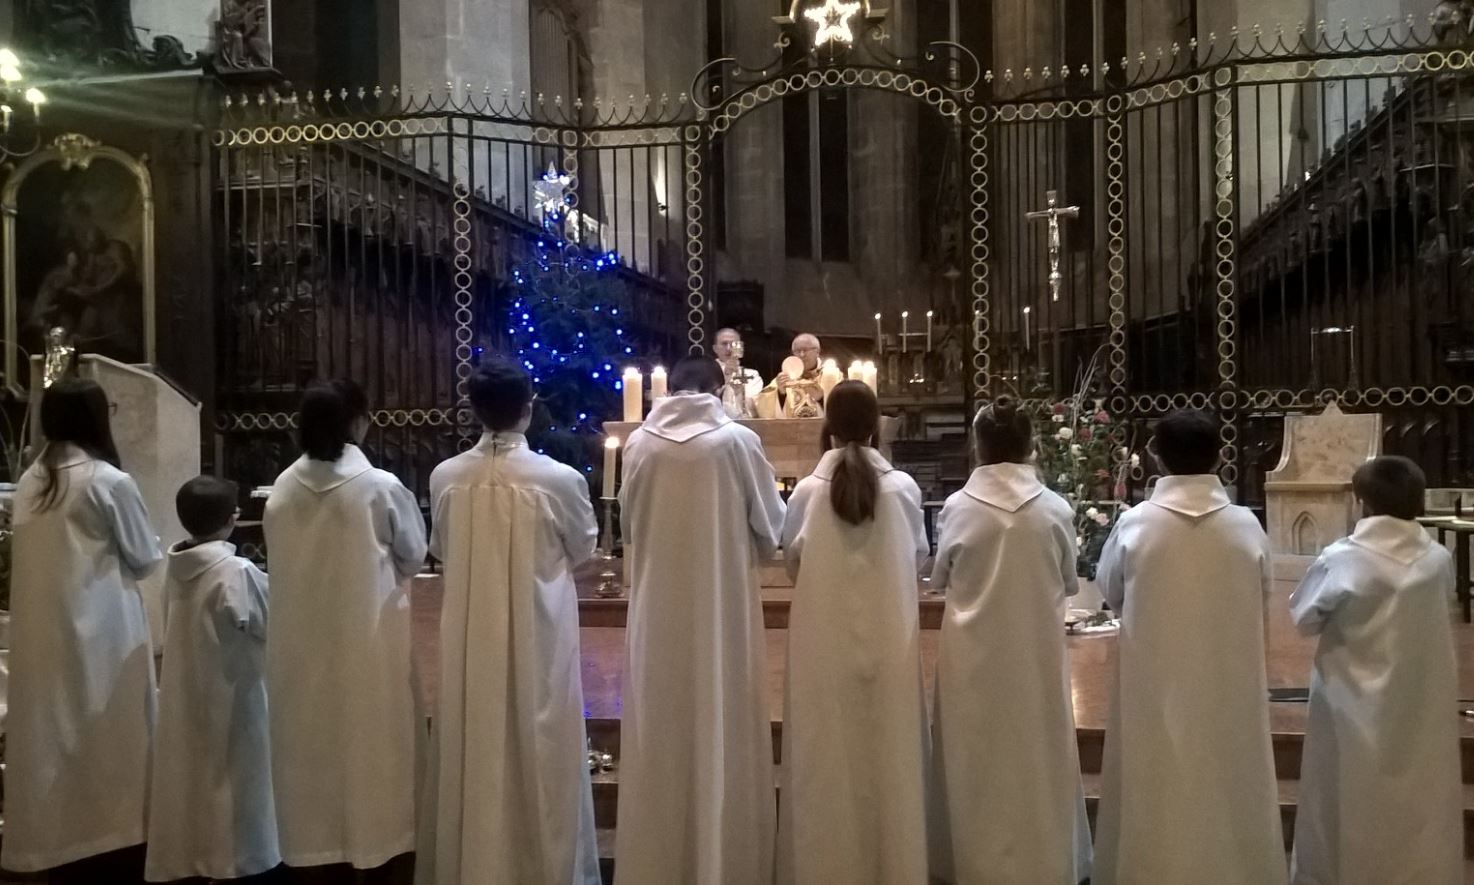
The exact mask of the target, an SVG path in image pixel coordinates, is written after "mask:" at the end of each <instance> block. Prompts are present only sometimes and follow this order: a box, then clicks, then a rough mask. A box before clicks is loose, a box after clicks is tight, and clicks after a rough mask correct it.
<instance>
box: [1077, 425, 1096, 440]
mask: <svg viewBox="0 0 1474 885" xmlns="http://www.w3.org/2000/svg"><path fill="white" fill-rule="evenodd" d="M1078 436H1079V438H1080V439H1081V440H1082V441H1083V440H1089V439H1090V438H1091V437H1092V436H1094V434H1092V433H1091V432H1090V428H1089V427H1082V428H1080V433H1079V434H1078Z"/></svg>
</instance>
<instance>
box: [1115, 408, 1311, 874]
mask: <svg viewBox="0 0 1474 885" xmlns="http://www.w3.org/2000/svg"><path fill="white" fill-rule="evenodd" d="M1220 445H1221V443H1220V441H1219V424H1218V421H1217V420H1216V419H1214V418H1213V417H1212V416H1210V415H1208V414H1206V413H1204V412H1200V411H1196V410H1185V411H1180V412H1175V413H1173V414H1171V415H1168V416H1167V417H1166V418H1163V419H1162V420H1161V421H1159V422H1158V423H1157V427H1156V435H1155V440H1154V446H1155V450H1156V454H1157V458H1158V460H1159V461H1160V462H1161V463H1162V466H1163V467H1164V468H1165V470H1166V472H1167V473H1169V474H1171V475H1169V476H1164V477H1162V478H1161V479H1160V480H1158V481H1157V485H1156V488H1155V489H1154V490H1153V492H1152V496H1151V498H1150V500H1148V501H1147V502H1146V503H1144V504H1142V505H1141V506H1139V507H1136V508H1134V509H1132V510H1128V511H1127V512H1126V513H1125V514H1124V515H1123V516H1122V517H1121V519H1120V521H1119V522H1117V523H1116V528H1115V531H1114V532H1112V533H1111V537H1110V539H1109V540H1108V541H1106V545H1105V549H1104V550H1103V551H1102V553H1101V560H1100V567H1099V569H1098V570H1097V580H1098V581H1099V582H1100V585H1101V590H1102V593H1103V594H1104V596H1105V598H1106V601H1107V602H1109V603H1110V605H1111V608H1112V609H1114V610H1115V611H1117V612H1119V613H1120V614H1121V633H1120V638H1119V640H1118V642H1117V648H1116V666H1115V668H1114V676H1115V681H1116V698H1115V704H1114V706H1113V709H1112V714H1111V722H1110V725H1109V727H1108V729H1107V731H1106V743H1105V760H1104V765H1103V772H1102V774H1103V777H1102V784H1101V798H1100V815H1099V821H1098V825H1097V827H1096V838H1095V871H1094V875H1093V877H1092V880H1091V881H1092V882H1093V883H1094V885H1148V883H1150V885H1178V883H1189V882H1211V883H1214V885H1284V883H1285V882H1286V880H1287V874H1288V870H1287V868H1286V864H1285V847H1284V841H1283V836H1282V833H1281V829H1280V811H1279V797H1278V792H1277V790H1276V784H1275V770H1274V753H1273V748H1272V745H1271V742H1270V731H1269V696H1268V694H1269V693H1268V688H1267V681H1268V680H1267V678H1266V674H1265V662H1264V654H1265V650H1264V634H1265V628H1264V625H1265V606H1264V602H1265V597H1266V595H1267V594H1268V592H1269V589H1270V586H1271V572H1270V565H1271V561H1270V551H1269V539H1268V538H1267V537H1266V536H1265V534H1264V529H1263V527H1262V526H1260V525H1259V520H1258V518H1256V517H1255V516H1254V514H1253V513H1251V512H1249V511H1248V510H1247V509H1246V508H1243V507H1236V506H1234V505H1232V504H1230V503H1229V499H1228V492H1227V490H1226V489H1224V487H1223V483H1222V482H1220V481H1219V479H1218V477H1217V476H1216V475H1214V473H1213V471H1214V470H1215V469H1216V467H1217V466H1218V459H1219V449H1220Z"/></svg>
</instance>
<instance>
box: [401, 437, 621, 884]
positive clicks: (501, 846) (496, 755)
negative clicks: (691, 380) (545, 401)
mask: <svg viewBox="0 0 1474 885" xmlns="http://www.w3.org/2000/svg"><path fill="white" fill-rule="evenodd" d="M430 500H431V506H432V508H433V510H432V512H433V513H434V519H433V526H434V529H433V532H432V535H431V541H430V552H431V554H432V555H434V556H435V557H436V558H437V559H439V560H441V561H442V562H443V563H444V565H445V603H444V607H443V608H442V610H441V615H440V689H439V692H438V697H439V709H438V710H437V711H436V712H435V714H434V726H433V735H434V741H435V747H436V749H435V751H434V752H433V754H432V758H433V759H435V760H436V761H435V763H432V766H431V777H432V778H434V783H435V784H436V785H437V788H436V792H435V794H434V795H435V801H434V804H433V805H432V806H431V809H432V810H431V813H432V814H433V815H434V827H433V832H434V839H433V843H432V844H431V845H422V848H421V851H420V853H419V855H418V856H417V858H416V870H415V872H416V877H417V881H419V882H422V883H427V882H434V883H436V885H462V883H465V885H472V883H475V885H598V883H599V881H600V879H599V846H598V843H597V836H596V833H595V830H594V803H593V793H592V792H591V789H590V785H589V767H588V763H587V755H586V747H587V741H586V737H585V732H584V721H583V684H582V682H581V679H580V663H579V636H578V594H577V590H576V588H575V587H574V584H573V572H572V570H573V569H574V568H575V567H576V566H578V565H579V564H581V563H583V562H584V561H586V560H587V559H588V558H589V557H590V556H591V555H593V552H594V547H595V545H596V544H597V543H598V526H597V524H596V522H595V520H594V508H593V505H592V504H591V503H590V502H589V486H588V482H587V481H586V480H585V479H584V478H583V476H582V475H580V474H579V472H578V471H576V470H574V469H573V468H571V467H568V466H566V465H563V464H559V463H558V462H556V461H554V460H553V459H551V458H547V457H544V456H542V455H539V454H536V453H534V452H532V451H530V450H529V449H528V448H527V439H526V437H524V436H523V435H522V434H520V433H497V434H491V433H488V434H486V435H484V436H483V437H482V438H481V441H480V442H479V443H478V444H477V445H476V447H475V448H473V449H471V450H470V451H468V452H466V453H464V454H461V455H457V456H456V457H454V458H452V459H450V460H449V461H446V462H445V463H443V464H441V465H440V466H439V467H437V468H435V472H434V473H433V474H431V476H430ZM432 871H433V873H432Z"/></svg>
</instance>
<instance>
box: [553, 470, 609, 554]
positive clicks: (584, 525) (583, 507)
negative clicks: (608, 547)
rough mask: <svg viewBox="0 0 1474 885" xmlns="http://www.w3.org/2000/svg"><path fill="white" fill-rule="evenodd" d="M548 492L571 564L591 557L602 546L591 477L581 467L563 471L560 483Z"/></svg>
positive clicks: (555, 520)
mask: <svg viewBox="0 0 1474 885" xmlns="http://www.w3.org/2000/svg"><path fill="white" fill-rule="evenodd" d="M552 492H553V493H552V494H550V495H549V496H548V504H549V506H550V507H552V510H553V522H554V524H555V525H556V527H557V530H558V537H559V539H560V540H561V541H562V542H563V555H564V556H567V557H568V567H569V568H577V567H578V566H581V565H583V564H584V563H585V562H588V561H589V557H591V556H593V555H594V551H595V550H596V549H598V546H599V521H598V518H597V517H596V516H595V515H594V504H593V502H592V501H590V500H589V484H588V481H587V480H585V479H584V478H583V476H581V475H580V474H579V473H578V471H576V470H574V469H572V468H569V469H568V470H567V471H560V476H559V483H558V487H557V488H556V489H553V490H552Z"/></svg>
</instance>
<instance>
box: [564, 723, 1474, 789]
mask: <svg viewBox="0 0 1474 885" xmlns="http://www.w3.org/2000/svg"><path fill="white" fill-rule="evenodd" d="M585 725H586V727H587V729H588V736H589V741H590V742H591V743H592V744H593V747H594V749H596V750H599V751H601V752H605V753H610V754H612V755H613V756H614V758H615V759H618V758H619V720H618V719H607V718H589V719H587V720H585ZM772 730H773V761H774V762H778V763H781V762H782V761H783V750H782V748H783V723H782V722H781V721H777V720H775V721H773V722H772ZM1075 736H1076V740H1077V741H1078V743H1079V747H1080V750H1079V752H1080V770H1081V771H1083V772H1085V773H1086V774H1098V773H1099V772H1100V769H1101V760H1102V758H1103V757H1104V755H1105V730H1104V729H1101V728H1077V729H1075ZM1271 742H1272V745H1273V747H1274V768H1275V776H1276V777H1277V778H1279V779H1280V780H1281V781H1293V780H1299V778H1300V759H1301V756H1302V754H1303V752H1304V749H1305V734H1304V732H1301V731H1293V732H1275V733H1274V734H1272V735H1271ZM1459 750H1460V754H1461V757H1462V758H1461V761H1462V772H1461V774H1462V778H1461V779H1462V781H1463V783H1464V784H1465V785H1466V786H1468V785H1474V737H1467V736H1466V737H1464V738H1463V739H1462V740H1461V741H1460V743H1459Z"/></svg>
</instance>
